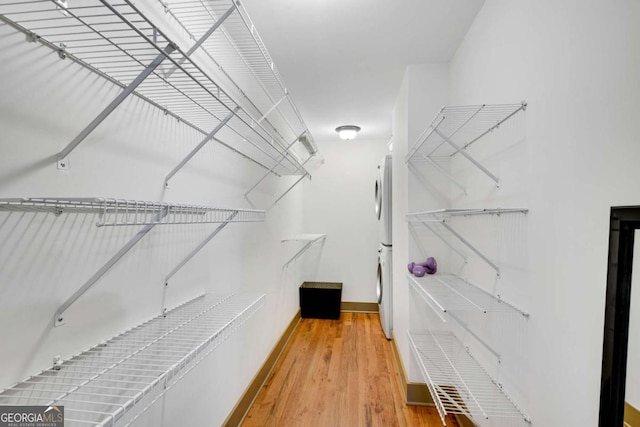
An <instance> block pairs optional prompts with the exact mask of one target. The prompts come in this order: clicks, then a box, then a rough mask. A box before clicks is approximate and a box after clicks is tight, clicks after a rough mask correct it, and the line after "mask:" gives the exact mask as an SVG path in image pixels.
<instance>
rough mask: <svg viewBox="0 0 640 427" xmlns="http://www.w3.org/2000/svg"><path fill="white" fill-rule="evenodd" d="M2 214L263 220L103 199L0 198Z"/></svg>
mask: <svg viewBox="0 0 640 427" xmlns="http://www.w3.org/2000/svg"><path fill="white" fill-rule="evenodd" d="M1 211H20V212H49V213H53V214H55V215H60V214H62V213H87V214H97V215H98V221H97V223H96V226H98V227H103V226H122V225H165V224H192V223H229V222H259V221H264V218H265V212H264V211H262V210H252V209H231V208H217V207H211V206H201V205H186V204H174V203H164V202H147V201H139V200H122V199H104V198H64V199H63V198H13V199H0V212H1Z"/></svg>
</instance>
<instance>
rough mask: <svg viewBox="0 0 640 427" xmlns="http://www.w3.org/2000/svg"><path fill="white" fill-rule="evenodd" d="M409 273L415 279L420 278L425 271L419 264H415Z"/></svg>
mask: <svg viewBox="0 0 640 427" xmlns="http://www.w3.org/2000/svg"><path fill="white" fill-rule="evenodd" d="M411 272H412V273H413V275H414V276H416V277H422V276H424V275H425V273H426V272H427V269H426V268H425V267H423V266H421V265H419V264H416V265H414V266H413V270H412V271H411Z"/></svg>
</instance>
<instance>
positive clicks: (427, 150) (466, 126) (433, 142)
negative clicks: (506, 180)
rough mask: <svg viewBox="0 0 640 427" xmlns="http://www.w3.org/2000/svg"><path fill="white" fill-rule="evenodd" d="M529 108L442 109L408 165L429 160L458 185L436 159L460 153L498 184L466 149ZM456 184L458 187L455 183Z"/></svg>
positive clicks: (419, 140) (416, 145) (523, 104)
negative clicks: (438, 164)
mask: <svg viewBox="0 0 640 427" xmlns="http://www.w3.org/2000/svg"><path fill="white" fill-rule="evenodd" d="M526 109H527V103H526V102H524V101H522V102H521V103H519V104H495V105H487V104H482V105H465V106H447V107H442V108H441V109H440V111H439V112H438V114H436V116H435V117H434V119H433V120H432V121H431V123H429V125H428V126H427V128H426V129H425V130H424V131H423V132H422V133H421V134H420V135H419V136H418V138H417V140H416V142H415V143H414V144H413V146H412V147H411V148H410V149H409V152H408V153H407V156H406V157H405V162H410V161H414V160H426V161H427V162H429V163H431V164H432V165H433V166H434V167H435V168H436V169H437V170H439V171H440V172H442V173H443V174H445V176H447V178H449V179H450V180H452V181H454V183H456V182H455V180H454V179H453V178H452V177H451V176H449V175H448V174H447V173H446V171H443V170H442V169H440V168H438V166H437V163H435V161H434V159H435V158H438V157H450V156H453V155H456V154H460V155H462V156H464V157H465V158H466V159H467V160H469V161H470V162H471V163H473V164H474V165H475V166H476V167H477V168H478V169H480V170H481V171H482V172H483V173H484V174H486V175H487V176H489V178H491V179H492V180H493V181H495V182H496V184H497V183H498V181H499V179H498V177H497V176H495V175H494V174H493V173H491V171H489V170H488V169H487V168H485V167H484V166H483V165H482V164H481V163H480V162H478V161H477V160H476V159H474V158H473V157H472V156H471V155H469V154H468V153H467V151H466V150H467V148H468V147H470V146H471V145H472V144H474V143H475V142H477V141H479V140H480V139H482V138H483V137H484V136H486V135H488V134H490V133H491V132H493V131H495V130H496V129H498V128H499V127H500V126H501V125H502V124H503V123H504V122H506V121H507V120H509V119H510V118H512V117H513V116H515V115H516V114H517V113H519V112H520V111H525V110H526ZM456 185H458V184H457V183H456Z"/></svg>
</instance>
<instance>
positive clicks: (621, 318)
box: [598, 206, 640, 427]
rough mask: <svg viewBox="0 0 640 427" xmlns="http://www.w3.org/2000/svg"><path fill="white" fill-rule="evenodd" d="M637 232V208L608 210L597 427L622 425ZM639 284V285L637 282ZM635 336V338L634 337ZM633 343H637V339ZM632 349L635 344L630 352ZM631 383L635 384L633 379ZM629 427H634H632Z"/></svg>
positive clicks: (639, 214) (639, 220) (639, 215)
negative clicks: (605, 287) (607, 248)
mask: <svg viewBox="0 0 640 427" xmlns="http://www.w3.org/2000/svg"><path fill="white" fill-rule="evenodd" d="M636 230H640V206H633V207H613V208H611V216H610V221H609V257H608V269H607V294H606V304H605V319H604V340H603V351H602V374H601V380H600V415H599V424H598V425H599V426H600V427H609V426H614V427H622V426H623V425H625V393H626V386H627V380H628V377H627V374H628V369H627V368H628V366H627V360H628V355H629V348H630V347H629V330H630V326H633V327H634V328H635V327H636V325H635V324H634V325H630V318H631V312H632V311H631V307H632V297H631V295H632V294H631V288H632V281H633V280H632V271H633V264H634V262H633V259H634V242H635V237H636ZM639 236H640V234H639ZM639 239H640V237H639ZM639 246H640V245H639ZM639 250H640V249H639ZM639 254H640V252H639ZM637 258H640V255H638V257H637ZM636 262H637V261H636ZM639 265H640V264H639ZM639 276H640V275H639ZM638 283H639V284H640V281H638ZM638 292H640V290H636V293H638ZM638 310H640V307H636V308H635V311H634V313H635V314H637V313H636V312H637V311H638ZM634 317H637V316H634ZM636 331H637V329H636ZM634 335H637V333H635V334H634ZM632 338H633V337H632ZM633 339H634V340H638V339H640V337H635V338H633ZM635 347H636V346H635V342H634V345H633V346H632V349H633V348H635ZM634 351H635V350H634ZM633 383H635V378H634V379H633ZM636 405H637V403H636ZM636 408H637V406H636ZM630 409H633V407H632V408H629V405H627V411H629V410H630ZM627 425H630V424H627ZM632 427H636V426H635V425H632Z"/></svg>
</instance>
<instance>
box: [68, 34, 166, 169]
mask: <svg viewBox="0 0 640 427" xmlns="http://www.w3.org/2000/svg"><path fill="white" fill-rule="evenodd" d="M174 50H176V46H175V45H174V44H173V43H169V44H168V45H167V46H166V47H165V48H164V51H163V52H162V53H160V54H159V55H158V56H156V58H155V59H154V60H153V61H151V63H150V64H149V65H148V66H147V68H145V69H144V70H143V71H142V72H141V73H140V74H139V75H138V76H137V77H136V78H135V79H134V80H133V81H132V82H131V83H129V85H128V86H127V87H126V88H125V89H124V90H123V91H122V92H120V94H119V95H118V96H117V97H116V98H115V99H114V100H113V101H111V103H110V104H109V105H107V107H106V108H105V109H104V110H102V112H101V113H100V114H98V116H97V117H96V118H95V119H93V120H92V121H91V123H89V124H88V125H87V127H85V128H84V129H83V130H82V131H81V132H80V133H79V134H78V135H77V136H76V137H75V138H74V139H73V140H72V141H71V142H70V143H69V144H68V145H67V146H66V147H65V148H63V149H62V151H60V153H58V161H59V162H61V161H62V160H63V159H65V158H66V157H67V156H69V154H70V153H71V152H72V151H73V150H74V149H75V148H76V147H77V146H78V145H80V143H81V142H82V141H84V139H85V138H86V137H87V136H89V134H91V132H93V131H94V130H95V128H97V127H98V125H100V123H102V122H103V121H104V120H105V119H106V118H107V117H109V115H110V114H111V113H113V111H114V110H115V109H116V108H117V107H118V106H119V105H120V104H121V103H122V101H124V100H125V99H126V98H127V97H128V96H129V95H131V94H132V93H133V91H135V90H136V88H137V87H138V86H140V84H141V83H142V82H143V81H144V79H146V78H147V77H149V75H150V74H151V73H153V71H154V70H155V69H156V68H158V66H159V65H160V64H161V63H162V61H164V60H165V58H167V57H168V56H169V55H170V54H171V53H172V52H173V51H174Z"/></svg>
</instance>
